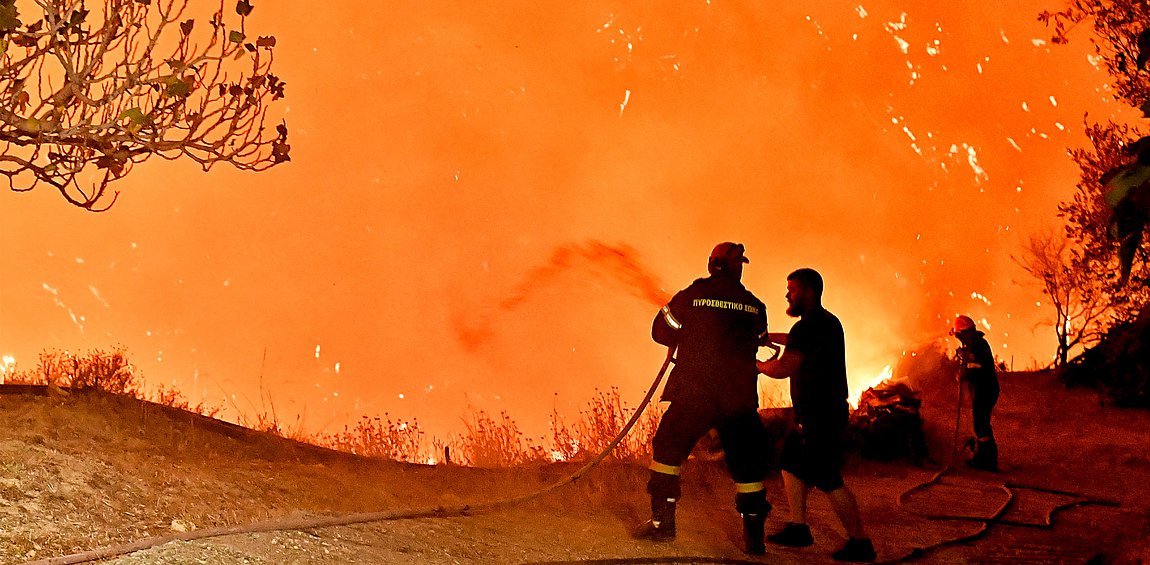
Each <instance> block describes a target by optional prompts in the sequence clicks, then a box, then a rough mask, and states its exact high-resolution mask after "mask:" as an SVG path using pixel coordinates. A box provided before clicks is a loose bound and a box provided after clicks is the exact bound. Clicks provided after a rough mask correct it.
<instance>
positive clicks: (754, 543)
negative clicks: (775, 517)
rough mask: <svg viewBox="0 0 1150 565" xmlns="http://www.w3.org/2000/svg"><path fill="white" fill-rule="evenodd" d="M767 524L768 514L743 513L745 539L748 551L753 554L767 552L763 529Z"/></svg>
mask: <svg viewBox="0 0 1150 565" xmlns="http://www.w3.org/2000/svg"><path fill="white" fill-rule="evenodd" d="M766 525H767V515H766V514H765V513H764V514H743V540H744V541H745V542H746V548H747V549H746V551H747V553H749V554H751V555H763V554H764V553H766V552H767V546H766V543H765V542H764V541H763V533H764V532H763V529H764V527H765V526H766Z"/></svg>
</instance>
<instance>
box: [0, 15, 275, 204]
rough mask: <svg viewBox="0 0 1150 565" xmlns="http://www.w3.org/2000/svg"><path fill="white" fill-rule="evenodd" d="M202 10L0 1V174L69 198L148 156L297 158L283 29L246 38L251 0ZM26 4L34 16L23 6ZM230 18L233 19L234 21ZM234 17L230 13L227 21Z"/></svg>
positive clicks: (85, 199) (83, 199)
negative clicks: (283, 112)
mask: <svg viewBox="0 0 1150 565" xmlns="http://www.w3.org/2000/svg"><path fill="white" fill-rule="evenodd" d="M224 1H225V0H220V4H219V5H218V9H217V10H216V11H215V12H214V13H213V14H211V15H210V17H208V18H207V21H203V22H197V21H196V20H195V19H193V18H188V17H186V15H185V12H187V11H189V10H188V0H103V1H102V2H99V1H98V0H97V2H96V3H97V4H100V6H99V8H96V7H95V6H93V9H96V10H97V13H93V12H92V11H90V10H89V9H88V4H89V2H87V1H85V0H0V175H3V176H4V177H5V178H6V179H7V180H8V184H9V188H10V189H11V190H14V191H19V192H22V191H30V190H33V189H35V188H37V187H38V186H43V185H47V186H50V187H52V188H53V189H55V190H56V191H58V192H59V193H60V195H62V196H63V197H64V199H65V200H67V201H68V202H69V203H71V204H74V205H76V206H79V207H81V208H85V209H88V210H93V211H101V210H106V209H108V208H109V207H111V206H112V205H113V204H114V203H115V201H116V198H117V196H118V195H119V192H118V191H116V190H114V189H110V188H109V187H110V185H112V183H114V182H115V181H118V180H120V179H122V178H124V177H125V176H126V175H127V174H128V173H129V172H130V171H131V170H132V168H133V166H134V165H135V164H137V163H142V162H144V161H146V160H147V159H148V158H150V157H152V156H158V157H160V158H162V159H168V160H175V159H181V158H186V159H191V160H192V161H195V162H196V163H198V164H199V165H200V167H201V168H202V169H203V170H205V171H207V170H209V169H210V168H211V167H212V166H213V165H215V164H217V163H221V162H223V163H229V164H231V165H232V166H234V167H236V168H238V169H241V170H251V171H260V170H264V169H267V168H269V167H271V166H274V165H276V164H278V163H282V162H285V161H288V160H289V150H290V146H289V145H288V143H287V134H288V131H287V126H286V125H285V124H283V123H282V122H281V123H279V124H278V125H275V127H274V128H269V127H268V126H267V123H266V122H267V121H268V106H269V104H270V103H271V102H273V101H275V100H278V99H280V98H282V97H283V96H284V86H285V83H284V82H283V81H282V80H281V79H280V78H279V77H277V76H276V75H274V74H272V72H271V70H272V61H273V56H272V50H273V48H274V47H275V43H276V40H275V37H273V36H262V37H256V38H254V39H252V38H249V37H248V35H247V32H246V29H245V23H246V20H247V16H248V15H249V14H251V12H252V9H253V7H252V5H251V4H250V3H249V1H248V0H239V2H238V3H237V4H236V6H235V10H234V11H230V10H225V8H224V4H223V2H224ZM25 12H28V13H31V14H32V15H30V16H29V15H25ZM233 20H234V21H233ZM229 22H230V23H229Z"/></svg>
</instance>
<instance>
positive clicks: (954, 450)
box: [880, 380, 1119, 563]
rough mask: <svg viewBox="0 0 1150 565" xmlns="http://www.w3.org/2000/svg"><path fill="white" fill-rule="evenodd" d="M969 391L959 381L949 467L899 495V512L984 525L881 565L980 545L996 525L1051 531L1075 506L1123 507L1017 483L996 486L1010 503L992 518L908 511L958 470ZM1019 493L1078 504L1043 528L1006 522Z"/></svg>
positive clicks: (1050, 514)
mask: <svg viewBox="0 0 1150 565" xmlns="http://www.w3.org/2000/svg"><path fill="white" fill-rule="evenodd" d="M965 388H966V387H964V386H963V383H962V381H961V380H959V382H958V402H957V409H956V413H955V418H954V436H953V439H952V441H951V446H950V455H949V457H948V459H947V462H946V464H945V465H944V466H943V467H942V469H940V470H939V471H938V472H937V473H935V474H934V475H933V476H931V477H930V478H929V479H927V480H926V481H923V482H921V483H919V484H916V485H914V486H912V487H911V488H909V489H907V490H905V491H903V492H902V493H901V494H899V496H898V506H899V508H902V509H903V511H905V512H908V513H910V514H914V515H916V516H920V517H922V518H926V519H927V520H955V521H970V522H978V523H979V524H980V525H979V527H978V529H977V530H975V531H974V532H972V533H970V534H966V535H961V536H958V537H955V538H949V539H944V540H941V541H938V542H935V543H932V544H929V545H923V546H919V547H915V548H912V549H911V550H910V551H909V552H908V553H907V554H906V555H903V556H901V557H897V558H893V559H889V560H885V561H881V562H880V563H903V562H906V561H912V560H915V559H920V558H923V557H925V556H926V555H927V554H929V553H931V552H934V551H937V550H939V549H942V548H944V547H949V546H953V545H959V544H964V543H968V542H972V541H976V540H978V539H981V538H983V537H984V536H986V535H987V534H988V533H990V528H991V526H994V525H1010V526H1020V527H1030V528H1041V529H1049V528H1052V527H1053V526H1054V514H1056V513H1058V512H1059V511H1062V510H1066V509H1068V508H1072V507H1074V506H1083V505H1087V504H1094V505H1100V506H1112V507H1117V506H1119V503H1118V502H1116V501H1113V500H1105V499H1100V498H1091V497H1088V496H1085V495H1083V494H1081V493H1076V492H1069V491H1064V490H1057V489H1051V488H1045V487H1038V486H1032V485H1026V484H1022V483H1016V482H1001V483H999V484H997V485H994V488H995V489H997V490H1001V491H1002V492H1003V493H1004V494H1005V495H1006V500H1005V501H1003V503H1002V504H1001V505H1000V506H999V507H998V508H997V509H995V511H994V512H993V513H992V514H991V515H990V516H971V515H967V514H948V513H931V512H921V511H917V510H911V509H910V508H908V507H907V506H906V501H907V500H908V499H909V498H910V496H911V494H912V493H915V492H918V491H922V490H926V489H927V488H930V487H931V486H933V485H940V484H943V482H942V478H943V475H945V474H947V473H948V472H950V471H951V470H952V468H953V467H954V462H955V459H956V458H957V456H958V437H959V430H960V429H961V427H962V409H963V391H964V390H965ZM1019 489H1024V490H1033V491H1038V492H1045V493H1049V494H1056V495H1061V496H1067V497H1073V498H1076V499H1077V500H1073V501H1071V502H1067V503H1065V504H1059V505H1056V506H1053V507H1052V508H1051V509H1050V511H1049V512H1047V513H1046V516H1045V518H1044V520H1043V522H1042V523H1040V524H1035V523H1033V522H1018V521H1012V520H1006V519H1004V516H1005V515H1006V512H1007V510H1009V509H1010V506H1011V505H1012V504H1013V503H1014V490H1019Z"/></svg>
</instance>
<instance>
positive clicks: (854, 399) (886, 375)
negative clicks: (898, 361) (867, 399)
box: [847, 365, 894, 410]
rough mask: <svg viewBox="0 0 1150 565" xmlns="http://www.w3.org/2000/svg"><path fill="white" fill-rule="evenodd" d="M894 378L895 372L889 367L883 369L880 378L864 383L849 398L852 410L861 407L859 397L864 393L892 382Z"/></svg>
mask: <svg viewBox="0 0 1150 565" xmlns="http://www.w3.org/2000/svg"><path fill="white" fill-rule="evenodd" d="M892 376H894V370H893V369H891V366H890V365H887V366H886V367H883V369H882V371H879V374H878V376H876V377H874V378H872V379H870V380H867V381H863V383H862V386H861V387H859V388H858V389H857V390H855V391H853V392H851V394H850V397H849V398H847V402H848V403H850V405H851V409H852V410H854V409H856V408H858V407H859V397H861V396H862V393H863V392H865V391H866V390H867V389H870V388H874V387H876V386H878V385H880V384H882V383H884V382H886V381H888V380H890V378H891V377H892Z"/></svg>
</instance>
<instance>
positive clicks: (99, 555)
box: [23, 348, 729, 565]
mask: <svg viewBox="0 0 1150 565" xmlns="http://www.w3.org/2000/svg"><path fill="white" fill-rule="evenodd" d="M674 358H675V349H674V348H668V349H667V358H666V359H664V360H663V366H662V367H660V368H659V374H658V375H657V376H656V377H655V380H654V382H652V383H651V387H650V388H649V389H647V394H646V395H644V396H643V400H642V401H641V402H640V403H639V405H638V407H637V408H635V413H634V414H632V415H631V419H630V420H628V421H627V423H626V424H625V425H624V426H623V428H622V429H621V430H619V433H618V434H617V435H616V436H615V439H613V440H611V443H609V444H607V447H605V448H603V451H601V452H600V453H599V454H598V455H596V456H595V457H594V458H592V459H591V460H590V461H588V462H587V463H586V464H585V465H583V466H582V467H580V468H579V469H578V470H576V471H575V472H573V473H571V474H569V475H567V476H566V477H564V478H562V479H560V480H558V481H556V482H554V483H552V484H550V485H548V486H546V487H543V488H541V489H539V490H536V491H534V492H530V493H527V494H524V495H520V496H515V497H511V498H505V499H500V500H493V501H488V502H479V503H474V504H462V505H457V506H448V507H445V506H434V507H427V508H416V509H409V510H395V511H384V512H360V513H353V514H342V515H335V516H286V517H282V518H275V519H271V520H264V521H260V522H252V523H248V524H240V525H236V526H220V527H215V528H204V529H201V530H193V531H189V532H179V533H175V534H170V535H165V536H153V537H149V538H144V539H140V540H137V541H133V542H128V543H125V544H120V545H114V546H107V547H102V548H96V549H91V550H88V551H82V552H79V553H73V554H70V555H63V556H60V557H51V558H47V559H38V560H35V561H27V562H25V563H24V564H23V565H70V564H73V563H87V562H90V561H95V560H97V559H107V558H109V557H116V556H119V555H125V554H128V553H133V552H136V551H142V550H145V549H148V548H151V547H155V546H157V545H163V544H165V543H168V542H172V541H193V540H200V539H206V538H212V537H219V536H226V535H232V534H248V533H258V532H274V531H284V530H310V529H318V528H329V527H333V526H348V525H352V524H363V523H368V522H383V521H388V520H407V519H413V518H449V517H455V516H470V515H473V514H478V513H481V512H489V511H492V510H498V509H501V508H506V507H508V506H514V505H517V504H522V503H524V502H528V501H530V500H534V499H536V498H539V497H541V496H543V495H545V494H548V493H550V492H552V491H554V490H556V489H558V488H560V487H563V486H566V485H568V484H571V483H574V482H575V481H577V480H579V479H580V478H581V477H583V475H586V474H587V473H588V472H589V471H590V470H591V469H593V468H594V467H595V466H597V465H598V464H599V463H601V462H602V461H603V460H604V459H606V458H607V456H608V455H610V453H611V452H612V451H614V449H615V448H616V447H617V446H618V445H619V443H620V442H621V441H623V438H624V437H626V436H627V434H628V433H629V432H630V431H631V428H633V427H634V426H635V423H636V422H638V421H639V417H640V416H642V414H643V410H644V409H645V408H646V407H647V405H648V404H650V402H651V398H653V397H654V396H655V390H656V389H658V388H659V383H661V382H663V377H664V376H665V375H666V374H667V369H668V368H669V367H670V366H671V362H672V361H674ZM661 562H665V561H661ZM724 562H729V561H724Z"/></svg>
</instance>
